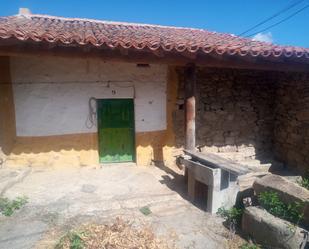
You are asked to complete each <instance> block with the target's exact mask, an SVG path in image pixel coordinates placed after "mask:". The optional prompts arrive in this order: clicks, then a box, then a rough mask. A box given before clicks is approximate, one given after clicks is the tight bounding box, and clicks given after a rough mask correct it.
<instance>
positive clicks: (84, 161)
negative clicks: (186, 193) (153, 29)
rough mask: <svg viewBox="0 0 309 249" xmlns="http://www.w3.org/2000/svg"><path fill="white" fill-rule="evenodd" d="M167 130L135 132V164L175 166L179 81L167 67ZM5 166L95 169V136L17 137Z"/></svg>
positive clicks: (172, 70)
mask: <svg viewBox="0 0 309 249" xmlns="http://www.w3.org/2000/svg"><path fill="white" fill-rule="evenodd" d="M167 82H168V83H167V89H166V90H167V101H166V103H167V105H166V113H167V116H166V120H167V129H166V130H162V131H153V132H137V133H136V137H135V143H136V163H137V165H141V166H147V165H150V164H153V163H164V164H165V165H167V166H171V165H173V164H174V161H175V157H174V151H175V143H174V141H175V134H174V129H173V112H174V111H175V107H176V104H175V103H176V97H177V86H178V78H177V73H176V71H175V69H174V68H169V73H168V81H167ZM6 163H7V166H51V167H76V166H80V167H82V166H98V163H99V155H98V135H97V133H81V134H70V135H58V136H36V137H17V138H16V144H15V146H14V148H13V150H12V153H11V155H10V156H9V158H8V160H7V162H6Z"/></svg>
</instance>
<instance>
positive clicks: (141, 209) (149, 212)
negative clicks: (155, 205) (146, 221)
mask: <svg viewBox="0 0 309 249" xmlns="http://www.w3.org/2000/svg"><path fill="white" fill-rule="evenodd" d="M139 211H140V212H141V213H142V214H143V215H146V216H148V215H150V214H151V210H150V208H149V207H148V206H144V207H142V208H140V209H139Z"/></svg>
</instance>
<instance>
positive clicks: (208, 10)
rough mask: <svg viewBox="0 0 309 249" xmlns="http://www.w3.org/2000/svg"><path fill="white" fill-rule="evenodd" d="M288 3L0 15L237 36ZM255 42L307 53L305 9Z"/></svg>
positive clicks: (42, 6) (55, 8)
mask: <svg viewBox="0 0 309 249" xmlns="http://www.w3.org/2000/svg"><path fill="white" fill-rule="evenodd" d="M293 2H297V0H251V1H244V0H221V1H219V0H212V1H210V0H201V1H200V0H191V1H188V0H175V1H168V0H156V1H151V0H148V1H145V0H144V1H143V0H135V1H134V0H127V1H125V0H117V1H115V0H114V1H112V0H108V1H105V0H45V1H44V0H1V2H0V15H1V16H6V15H14V14H17V12H18V9H19V8H20V7H27V8H29V9H30V10H31V12H32V13H34V14H48V15H58V16H66V17H84V18H95V19H102V20H110V21H125V22H140V23H150V24H161V25H171V26H182V27H195V28H203V29H208V30H212V31H218V32H227V33H233V34H239V33H241V32H243V31H245V30H246V29H248V28H250V27H251V26H253V25H255V24H257V23H258V22H260V21H262V20H263V19H265V18H267V17H269V16H271V15H272V14H274V13H275V12H277V11H279V10H281V9H283V8H284V7H286V6H287V5H290V4H291V3H293ZM308 4H309V0H304V1H303V2H302V3H301V4H299V5H297V6H296V7H295V8H293V9H292V10H290V11H288V12H286V13H285V14H283V15H282V16H279V18H278V19H275V20H274V21H273V22H270V23H268V25H271V24H273V23H274V22H277V21H280V20H281V19H283V18H284V17H287V16H288V15H290V14H292V13H293V12H294V11H297V10H299V9H300V8H302V7H304V6H306V5H308ZM268 25H266V26H268ZM266 26H262V27H260V29H262V28H263V27H266ZM254 31H255V30H254ZM256 31H259V29H257V30H256ZM259 36H260V39H269V40H272V41H273V42H274V43H278V44H284V45H295V46H303V47H309V8H307V9H305V10H304V11H303V12H301V13H299V14H298V15H296V16H294V17H293V18H291V19H290V20H288V21H286V22H284V23H282V24H280V25H278V26H276V27H274V28H272V29H270V30H268V31H265V32H263V33H262V34H259V35H258V37H259Z"/></svg>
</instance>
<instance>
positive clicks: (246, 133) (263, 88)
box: [174, 68, 309, 173]
mask: <svg viewBox="0 0 309 249" xmlns="http://www.w3.org/2000/svg"><path fill="white" fill-rule="evenodd" d="M179 75H180V76H179V79H180V82H179V88H178V101H177V105H178V108H177V110H176V112H175V115H174V126H175V131H176V132H175V133H176V143H177V146H178V148H182V147H181V146H182V145H183V144H184V141H185V140H184V80H183V70H181V69H179ZM196 103H197V115H196V145H197V147H199V148H200V149H201V150H202V151H208V152H215V153H220V155H222V156H224V157H228V158H231V159H234V160H236V161H240V162H244V161H242V160H246V159H248V158H249V159H257V160H259V161H261V163H269V162H272V161H273V159H276V160H277V161H280V162H282V163H283V164H284V165H285V166H287V167H289V168H291V169H296V170H297V171H299V172H303V173H305V172H306V173H309V172H308V170H309V74H304V73H279V72H265V71H249V70H233V69H209V68H208V69H199V70H198V72H197V101H196Z"/></svg>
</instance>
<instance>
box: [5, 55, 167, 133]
mask: <svg viewBox="0 0 309 249" xmlns="http://www.w3.org/2000/svg"><path fill="white" fill-rule="evenodd" d="M11 75H12V81H13V89H14V101H15V109H16V129H17V135H18V136H48V135H63V134H76V133H88V132H95V131H96V130H97V128H96V127H92V128H91V129H89V128H87V127H86V124H85V123H86V120H87V116H88V113H89V111H88V109H89V108H88V100H89V98H90V97H95V98H134V103H135V128H136V132H147V131H158V130H164V129H166V80H167V67H166V66H163V65H151V66H150V67H148V68H141V67H136V65H135V64H128V63H105V62H104V61H102V60H94V59H91V60H90V59H67V58H57V57H13V58H11Z"/></svg>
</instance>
